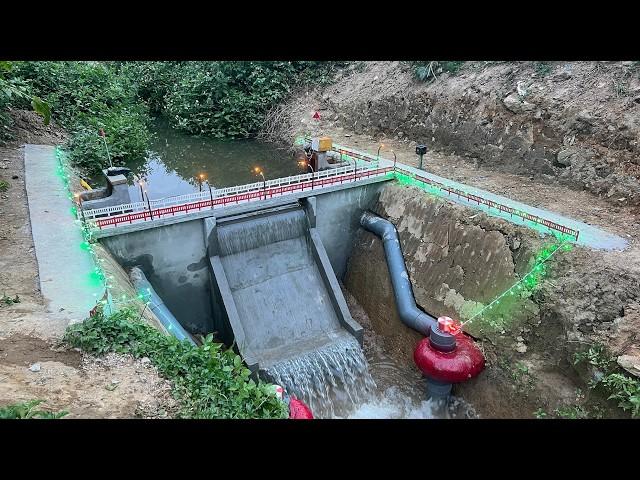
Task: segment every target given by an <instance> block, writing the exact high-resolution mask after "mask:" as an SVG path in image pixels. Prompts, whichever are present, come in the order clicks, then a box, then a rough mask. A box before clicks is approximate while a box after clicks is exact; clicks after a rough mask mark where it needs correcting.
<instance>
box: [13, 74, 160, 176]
mask: <svg viewBox="0 0 640 480" xmlns="http://www.w3.org/2000/svg"><path fill="white" fill-rule="evenodd" d="M15 70H16V73H17V74H18V75H20V76H21V77H22V78H24V79H26V80H27V81H28V82H29V84H30V85H31V88H32V89H33V90H34V91H35V92H37V93H38V94H39V95H40V96H41V97H42V98H44V100H45V101H46V103H47V104H49V105H50V106H51V112H50V113H51V115H53V116H54V117H55V118H56V120H57V121H58V123H60V124H61V125H62V126H64V127H65V128H67V129H68V130H70V132H71V137H70V139H69V142H68V144H67V145H66V147H67V149H68V150H69V158H70V159H71V161H72V162H73V163H74V164H75V165H77V166H79V167H81V168H83V169H85V170H86V171H90V172H95V171H98V170H99V169H101V168H104V167H106V166H108V165H109V163H108V155H107V152H106V150H105V147H104V143H103V140H102V138H101V137H99V136H98V132H99V129H100V128H102V129H104V131H105V133H106V142H107V145H108V147H109V152H110V153H111V156H112V157H113V156H121V157H123V158H124V160H125V161H136V160H140V159H141V158H144V157H145V155H146V151H147V148H148V146H149V141H150V138H151V134H150V132H149V128H148V125H149V120H150V117H149V114H148V108H147V106H146V105H145V104H144V103H143V102H141V101H140V100H139V98H138V96H137V88H138V87H137V83H136V79H135V77H133V76H132V75H126V74H123V73H122V72H120V71H119V70H118V68H117V67H116V66H115V65H111V64H109V63H104V62H19V63H18V64H17V65H16V67H15Z"/></svg>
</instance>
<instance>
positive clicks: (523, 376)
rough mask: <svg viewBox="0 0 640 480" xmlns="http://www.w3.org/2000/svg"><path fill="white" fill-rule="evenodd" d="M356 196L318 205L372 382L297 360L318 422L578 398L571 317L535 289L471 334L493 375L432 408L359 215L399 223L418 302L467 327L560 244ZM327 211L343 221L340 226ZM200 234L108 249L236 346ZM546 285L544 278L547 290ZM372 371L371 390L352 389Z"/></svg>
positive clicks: (387, 190)
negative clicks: (570, 349)
mask: <svg viewBox="0 0 640 480" xmlns="http://www.w3.org/2000/svg"><path fill="white" fill-rule="evenodd" d="M357 198H358V201H357V202H355V204H353V205H351V210H349V208H346V207H345V206H344V205H345V203H344V200H345V199H344V198H342V197H341V198H339V199H338V200H340V201H341V203H340V204H339V205H335V206H333V207H331V208H329V207H328V206H327V205H325V204H322V202H320V201H319V206H318V211H317V222H318V225H317V227H318V231H319V232H320V237H322V242H323V243H324V245H325V246H326V247H327V254H328V256H329V259H330V260H331V266H332V268H333V271H334V272H335V274H336V277H337V279H338V281H339V282H340V283H341V288H342V294H343V295H344V299H345V300H346V303H347V305H348V308H349V312H350V314H351V316H352V317H353V319H354V320H355V321H356V322H357V323H358V324H360V325H361V326H362V327H363V330H364V338H363V341H362V351H363V353H364V359H366V364H367V365H368V366H367V371H368V373H367V372H364V371H361V370H362V368H363V367H362V364H361V360H353V358H347V359H342V360H341V359H340V358H338V357H340V355H338V356H336V359H337V360H336V359H333V360H331V361H334V364H335V365H337V366H338V369H340V368H342V369H344V370H348V369H349V368H351V367H350V365H351V366H353V367H354V368H355V369H356V370H357V372H356V371H355V370H354V372H355V373H354V372H345V371H343V372H341V375H342V376H339V375H335V374H336V371H335V370H336V368H333V372H330V373H331V374H330V373H327V372H325V377H322V378H321V381H318V378H320V377H318V375H317V374H316V373H314V372H313V371H311V370H308V365H304V366H303V367H301V366H300V365H302V364H300V363H299V364H296V365H297V366H296V365H293V366H292V368H291V369H290V371H288V372H287V374H288V375H295V374H296V372H298V373H297V374H298V375H303V374H304V375H306V377H305V378H307V380H305V382H306V384H305V385H307V387H305V388H307V389H308V390H309V392H312V393H313V394H314V395H316V394H317V393H318V392H319V391H320V390H322V398H323V399H324V400H323V401H324V404H322V405H321V403H322V402H320V403H319V402H318V401H310V403H312V404H313V406H314V407H315V408H316V409H318V410H319V411H321V414H320V415H319V416H320V417H332V418H344V417H347V418H433V417H476V416H480V417H497V418H501V417H531V416H532V414H533V412H534V411H535V410H536V408H538V407H539V406H540V401H539V400H540V399H539V398H536V395H537V394H538V392H542V394H541V395H542V396H543V397H544V402H546V403H545V405H552V404H558V402H562V401H565V400H566V399H568V398H569V397H570V396H571V395H572V394H573V392H574V391H575V388H576V386H578V385H580V379H579V378H578V377H577V375H576V374H575V373H574V371H573V369H572V366H571V365H570V364H569V362H568V361H567V358H568V354H567V349H566V339H565V327H564V325H563V322H564V319H563V318H562V315H563V314H562V313H561V312H560V313H558V312H556V313H555V317H554V316H553V315H552V314H551V313H550V309H549V307H548V305H545V303H544V302H549V301H554V300H555V297H554V296H553V295H551V297H549V295H550V294H549V292H548V291H547V290H545V289H544V288H542V289H541V288H531V289H530V290H525V291H522V292H519V293H518V294H516V295H513V296H510V297H509V298H508V299H506V301H505V302H504V304H503V306H502V307H501V308H499V309H492V311H487V312H486V313H483V314H482V315H480V316H478V317H476V318H475V319H474V320H473V321H472V322H470V323H468V324H466V325H465V331H466V332H467V333H468V334H470V335H471V336H473V337H474V338H475V339H476V340H477V341H478V345H479V346H480V348H481V349H482V350H483V353H484V355H485V357H486V359H487V369H486V371H485V372H483V373H481V374H480V375H479V377H477V378H475V379H473V380H471V381H470V382H466V383H462V384H456V385H455V386H454V390H453V396H452V398H451V400H450V402H449V405H448V408H447V409H443V408H441V406H440V408H436V406H435V405H434V404H433V403H431V402H428V401H427V400H426V380H425V379H424V378H423V377H422V375H421V373H420V371H419V370H418V369H417V368H416V366H415V364H414V362H413V352H414V349H415V347H416V344H417V343H418V342H419V341H420V340H421V339H422V338H423V336H422V335H421V334H419V333H418V332H416V331H414V330H412V329H410V328H409V327H407V326H406V325H405V324H403V322H402V321H401V319H400V318H399V316H398V313H397V308H396V303H395V300H394V295H393V290H392V285H391V281H390V278H389V271H388V268H387V263H386V259H385V256H384V250H383V247H382V242H381V241H380V239H379V238H378V237H376V236H375V235H373V234H372V233H370V232H367V231H365V230H364V229H362V228H359V225H358V218H359V215H360V214H361V212H362V211H364V210H369V211H371V212H373V213H375V214H377V215H379V216H380V217H383V218H386V219H388V220H389V221H391V222H392V223H393V224H394V225H395V227H396V229H397V231H398V235H399V240H400V244H401V248H402V251H403V255H404V260H405V263H406V267H407V271H408V273H409V277H410V280H411V283H412V288H413V293H414V295H415V300H416V303H417V305H418V307H419V308H421V309H422V310H424V311H425V312H428V313H430V314H431V315H432V316H435V317H439V316H443V315H446V316H449V317H452V318H455V319H461V320H464V319H467V318H469V317H471V316H472V315H473V314H474V312H478V311H479V310H482V309H483V308H484V306H487V305H489V304H490V303H491V302H492V301H493V300H494V299H495V298H496V297H498V296H499V295H501V294H502V293H503V292H504V291H505V290H508V289H509V288H510V287H511V286H512V285H513V284H514V283H517V282H518V281H519V280H520V279H521V278H522V277H523V276H524V275H525V274H526V273H527V272H528V271H530V269H531V267H532V265H533V264H534V261H535V259H536V255H537V254H538V252H539V251H540V250H541V249H543V248H544V247H545V246H547V245H549V244H550V243H554V241H555V239H553V237H544V238H543V237H541V236H540V235H539V234H538V233H537V232H535V231H533V230H528V229H526V228H523V227H519V226H516V225H513V224H510V223H508V222H506V221H504V220H501V219H497V218H493V217H489V216H487V215H485V214H484V213H480V212H478V211H476V210H472V209H469V208H466V207H462V206H459V205H454V204H450V203H447V202H446V201H444V200H442V199H439V198H436V197H433V196H430V195H428V194H426V193H424V192H422V191H420V190H418V189H416V188H414V187H406V186H400V185H398V184H395V183H391V182H388V183H385V184H379V185H378V186H377V187H376V188H370V189H369V190H368V191H367V192H366V193H365V194H362V193H359V194H358V196H357ZM334 200H336V199H334ZM346 204H349V202H346ZM330 212H334V213H335V212H340V213H339V214H336V215H337V216H336V218H335V219H334V221H333V222H332V221H331V219H330V218H328V216H329V213H330ZM323 215H327V217H325V218H323ZM323 222H326V223H323ZM329 225H331V228H328V226H329ZM154 230H155V233H152V232H154ZM158 230H161V231H158ZM202 230H203V229H202V222H201V221H196V222H185V223H182V224H179V225H172V226H169V227H163V228H161V229H153V230H147V231H143V232H137V233H135V234H127V235H121V236H118V237H111V238H106V239H103V244H104V245H105V246H106V248H107V249H108V250H110V252H111V253H112V254H113V255H114V257H115V258H116V259H117V260H118V262H119V263H120V264H121V265H122V266H123V267H125V268H130V267H132V266H139V267H140V268H141V269H142V270H143V271H144V273H145V274H146V275H147V277H148V278H149V280H150V282H151V283H152V284H153V285H154V287H155V288H156V290H158V293H159V294H160V296H161V297H163V299H164V300H165V302H166V305H167V307H169V309H170V310H171V311H172V313H173V314H174V315H175V316H176V317H177V319H178V320H179V321H180V322H181V323H182V325H183V326H184V327H185V328H186V329H187V330H188V331H190V332H191V333H193V334H202V333H209V332H212V331H217V332H218V334H220V333H222V335H219V337H218V338H220V339H221V340H223V341H224V342H225V343H227V344H229V345H231V344H232V343H233V341H234V338H233V334H232V333H231V335H229V328H228V326H227V328H225V327H224V325H223V324H224V322H223V321H222V320H221V318H222V317H224V316H225V313H224V305H222V303H221V302H220V292H217V289H216V287H215V285H214V284H213V283H212V281H213V280H212V277H211V274H210V272H209V271H208V268H207V264H206V262H205V261H203V260H202V259H203V258H205V254H206V251H207V250H206V245H205V244H204V243H203V241H202ZM145 232H146V233H145ZM150 235H152V237H151V236H150ZM124 237H129V238H128V239H126V238H124ZM161 251H162V252H165V253H166V252H167V251H170V252H171V253H172V255H171V256H168V255H166V254H160V252H161ZM562 255H564V257H562ZM572 255H575V252H566V253H562V254H561V255H559V256H558V257H559V258H561V259H562V260H561V261H559V262H557V263H558V264H560V265H566V264H567V263H568V264H570V262H571V258H572ZM169 259H170V260H169ZM563 262H564V263H563ZM549 264H550V265H549V266H548V272H547V276H550V277H552V278H553V277H554V275H556V272H555V270H554V269H555V267H556V262H555V261H554V262H549ZM185 277H187V280H188V281H185ZM175 282H178V283H177V284H178V285H179V290H178V292H177V294H176V292H175V290H174V289H173V285H174V283H175ZM546 282H547V280H544V279H543V280H541V285H542V286H544V284H545V283H546ZM533 287H539V286H533ZM169 292H172V293H171V294H169ZM165 294H166V298H165V296H164V295H165ZM545 295H547V296H546V297H545ZM283 298H285V297H283ZM550 298H551V299H550ZM257 321H259V319H258V320H257ZM541 324H544V325H543V326H542V328H540V326H541ZM221 325H222V328H221ZM225 332H226V334H225ZM527 350H529V351H527ZM323 355H324V354H323ZM318 358H324V359H326V358H328V357H327V356H326V355H325V356H324V357H318ZM354 358H355V357H354ZM314 361H315V362H316V363H317V359H316V360H314ZM341 362H342V363H341ZM520 365H524V366H525V367H522V368H521V367H520ZM296 369H297V370H296ZM358 369H359V370H358ZM276 370H277V369H276ZM303 370H304V372H303ZM292 372H293V373H292ZM358 372H359V373H358ZM523 372H524V373H523ZM278 373H279V374H280V373H281V372H279V371H278ZM356 373H357V375H356ZM369 374H370V375H371V380H372V381H373V383H375V385H374V386H372V384H371V382H369V381H360V380H359V381H358V382H356V381H355V380H350V379H351V378H352V379H355V378H356V377H358V376H362V375H369ZM271 378H273V375H271ZM278 378H279V379H280V380H282V379H283V378H284V377H282V375H281V376H280V377H278ZM335 379H338V380H337V381H336V380H335ZM301 382H302V381H301V380H300V381H298V382H297V384H301ZM323 382H325V383H327V384H328V383H337V384H338V386H339V385H340V384H341V382H342V383H343V384H344V385H347V384H349V388H356V390H357V391H355V390H349V389H346V390H348V391H347V393H346V394H341V393H340V392H337V393H336V391H331V389H330V388H329V387H327V388H326V391H325V388H324V387H325V386H324V385H321V386H322V389H320V390H319V389H318V383H323ZM349 382H351V383H349ZM303 383H304V382H303ZM294 384H296V382H295V381H293V382H292V385H294ZM310 386H312V387H313V388H311V387H310ZM314 389H315V390H314ZM338 390H339V389H338ZM328 404H331V405H328ZM334 404H335V405H334ZM334 407H335V408H334Z"/></svg>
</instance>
